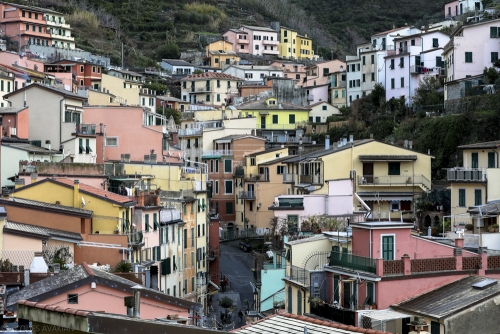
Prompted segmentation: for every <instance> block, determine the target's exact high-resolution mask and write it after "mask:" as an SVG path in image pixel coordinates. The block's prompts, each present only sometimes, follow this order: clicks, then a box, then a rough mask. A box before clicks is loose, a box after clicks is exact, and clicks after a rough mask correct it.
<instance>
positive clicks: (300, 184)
mask: <svg viewBox="0 0 500 334" xmlns="http://www.w3.org/2000/svg"><path fill="white" fill-rule="evenodd" d="M310 186H311V184H310V183H299V184H296V185H294V187H295V188H307V187H310Z"/></svg>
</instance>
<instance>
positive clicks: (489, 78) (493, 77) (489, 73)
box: [483, 67, 500, 85]
mask: <svg viewBox="0 0 500 334" xmlns="http://www.w3.org/2000/svg"><path fill="white" fill-rule="evenodd" d="M483 76H484V83H485V84H487V85H491V84H494V83H495V82H496V81H497V80H498V79H499V78H500V74H499V73H498V71H497V69H496V68H494V67H490V68H486V67H485V68H484V70H483Z"/></svg>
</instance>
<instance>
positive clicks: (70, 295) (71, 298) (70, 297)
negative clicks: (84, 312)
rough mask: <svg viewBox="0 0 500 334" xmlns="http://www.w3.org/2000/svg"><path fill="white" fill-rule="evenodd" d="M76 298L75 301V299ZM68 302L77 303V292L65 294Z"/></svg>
mask: <svg viewBox="0 0 500 334" xmlns="http://www.w3.org/2000/svg"><path fill="white" fill-rule="evenodd" d="M75 299H76V301H75ZM67 301H68V304H78V294H77V293H68V295H67Z"/></svg>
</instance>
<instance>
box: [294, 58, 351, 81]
mask: <svg viewBox="0 0 500 334" xmlns="http://www.w3.org/2000/svg"><path fill="white" fill-rule="evenodd" d="M345 68H346V63H344V62H343V61H341V60H338V59H335V60H330V61H326V62H324V63H318V64H314V65H311V66H308V67H306V74H307V76H306V78H305V79H304V82H303V86H304V87H308V86H313V87H314V86H320V85H325V84H328V78H329V73H334V72H338V71H342V70H344V69H345Z"/></svg>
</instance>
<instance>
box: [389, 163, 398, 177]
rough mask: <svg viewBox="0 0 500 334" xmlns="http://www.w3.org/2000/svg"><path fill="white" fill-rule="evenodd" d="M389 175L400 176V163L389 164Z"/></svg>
mask: <svg viewBox="0 0 500 334" xmlns="http://www.w3.org/2000/svg"><path fill="white" fill-rule="evenodd" d="M388 174H389V175H401V173H400V163H399V162H389V173H388Z"/></svg>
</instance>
